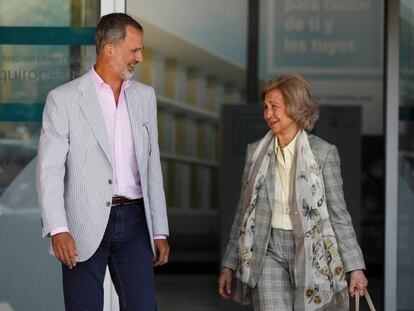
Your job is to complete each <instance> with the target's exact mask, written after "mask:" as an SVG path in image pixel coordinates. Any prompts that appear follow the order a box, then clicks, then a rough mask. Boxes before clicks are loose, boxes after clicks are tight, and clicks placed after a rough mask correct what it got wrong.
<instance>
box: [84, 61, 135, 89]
mask: <svg viewBox="0 0 414 311" xmlns="http://www.w3.org/2000/svg"><path fill="white" fill-rule="evenodd" d="M89 71H90V73H91V74H92V80H93V83H94V84H95V87H96V88H98V89H99V88H107V87H110V86H109V84H108V83H106V82H105V81H104V80H103V79H102V78H101V76H100V75H98V73H97V72H96V71H95V68H94V66H92V67H91V69H90V70H89ZM129 85H130V82H129V80H124V81H122V86H121V89H122V90H124V89H126V88H127V87H128V86H129Z"/></svg>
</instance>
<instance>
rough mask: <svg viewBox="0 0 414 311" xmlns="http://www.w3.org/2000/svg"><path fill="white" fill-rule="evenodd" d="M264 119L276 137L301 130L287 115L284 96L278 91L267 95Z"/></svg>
mask: <svg viewBox="0 0 414 311" xmlns="http://www.w3.org/2000/svg"><path fill="white" fill-rule="evenodd" d="M263 117H264V119H265V121H266V123H267V125H268V126H269V128H270V130H271V131H272V133H273V134H274V135H278V136H279V135H287V134H294V133H296V132H297V131H298V129H299V126H298V124H297V122H296V121H295V120H293V119H291V118H290V117H289V115H288V114H287V109H286V104H285V100H284V98H283V94H282V92H281V91H279V90H278V89H275V90H272V91H269V92H267V94H266V95H265V99H264V110H263Z"/></svg>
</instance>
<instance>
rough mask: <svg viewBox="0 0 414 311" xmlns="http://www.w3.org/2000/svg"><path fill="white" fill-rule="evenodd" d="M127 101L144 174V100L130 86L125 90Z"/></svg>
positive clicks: (140, 168) (136, 151)
mask: <svg viewBox="0 0 414 311" xmlns="http://www.w3.org/2000/svg"><path fill="white" fill-rule="evenodd" d="M125 101H126V104H127V107H128V114H129V120H130V122H131V130H132V136H133V138H134V145H135V153H136V156H137V161H138V169H139V171H140V172H142V168H143V167H142V163H143V162H142V161H143V153H142V150H143V133H142V131H143V127H142V125H143V117H142V115H143V114H142V111H143V107H142V106H143V99H142V96H141V95H140V94H139V93H138V92H137V90H136V89H134V86H133V85H130V86H129V87H127V88H126V89H125Z"/></svg>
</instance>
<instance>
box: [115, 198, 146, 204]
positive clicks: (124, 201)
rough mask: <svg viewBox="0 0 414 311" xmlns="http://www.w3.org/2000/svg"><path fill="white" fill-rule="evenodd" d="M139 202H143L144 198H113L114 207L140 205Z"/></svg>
mask: <svg viewBox="0 0 414 311" xmlns="http://www.w3.org/2000/svg"><path fill="white" fill-rule="evenodd" d="M139 201H142V198H140V199H133V200H131V199H128V198H125V197H121V196H113V197H112V206H118V205H124V204H133V203H138V202H139Z"/></svg>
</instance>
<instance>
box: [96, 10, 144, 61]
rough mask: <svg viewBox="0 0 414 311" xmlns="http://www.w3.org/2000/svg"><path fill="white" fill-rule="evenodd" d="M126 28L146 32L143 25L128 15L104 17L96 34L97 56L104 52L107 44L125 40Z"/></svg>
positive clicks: (112, 14) (113, 14)
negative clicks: (130, 27)
mask: <svg viewBox="0 0 414 311" xmlns="http://www.w3.org/2000/svg"><path fill="white" fill-rule="evenodd" d="M126 26H132V27H134V28H135V29H136V30H138V31H140V32H144V30H143V28H142V26H141V24H140V23H138V22H137V21H136V20H135V19H133V18H132V17H131V16H129V15H127V14H124V13H111V14H107V15H105V16H102V18H101V20H100V21H99V23H98V26H96V32H95V43H96V54H99V53H100V52H101V51H102V48H103V47H104V45H105V44H107V43H112V44H117V43H119V42H121V41H122V40H124V39H125V37H126V29H125V28H126Z"/></svg>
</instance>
